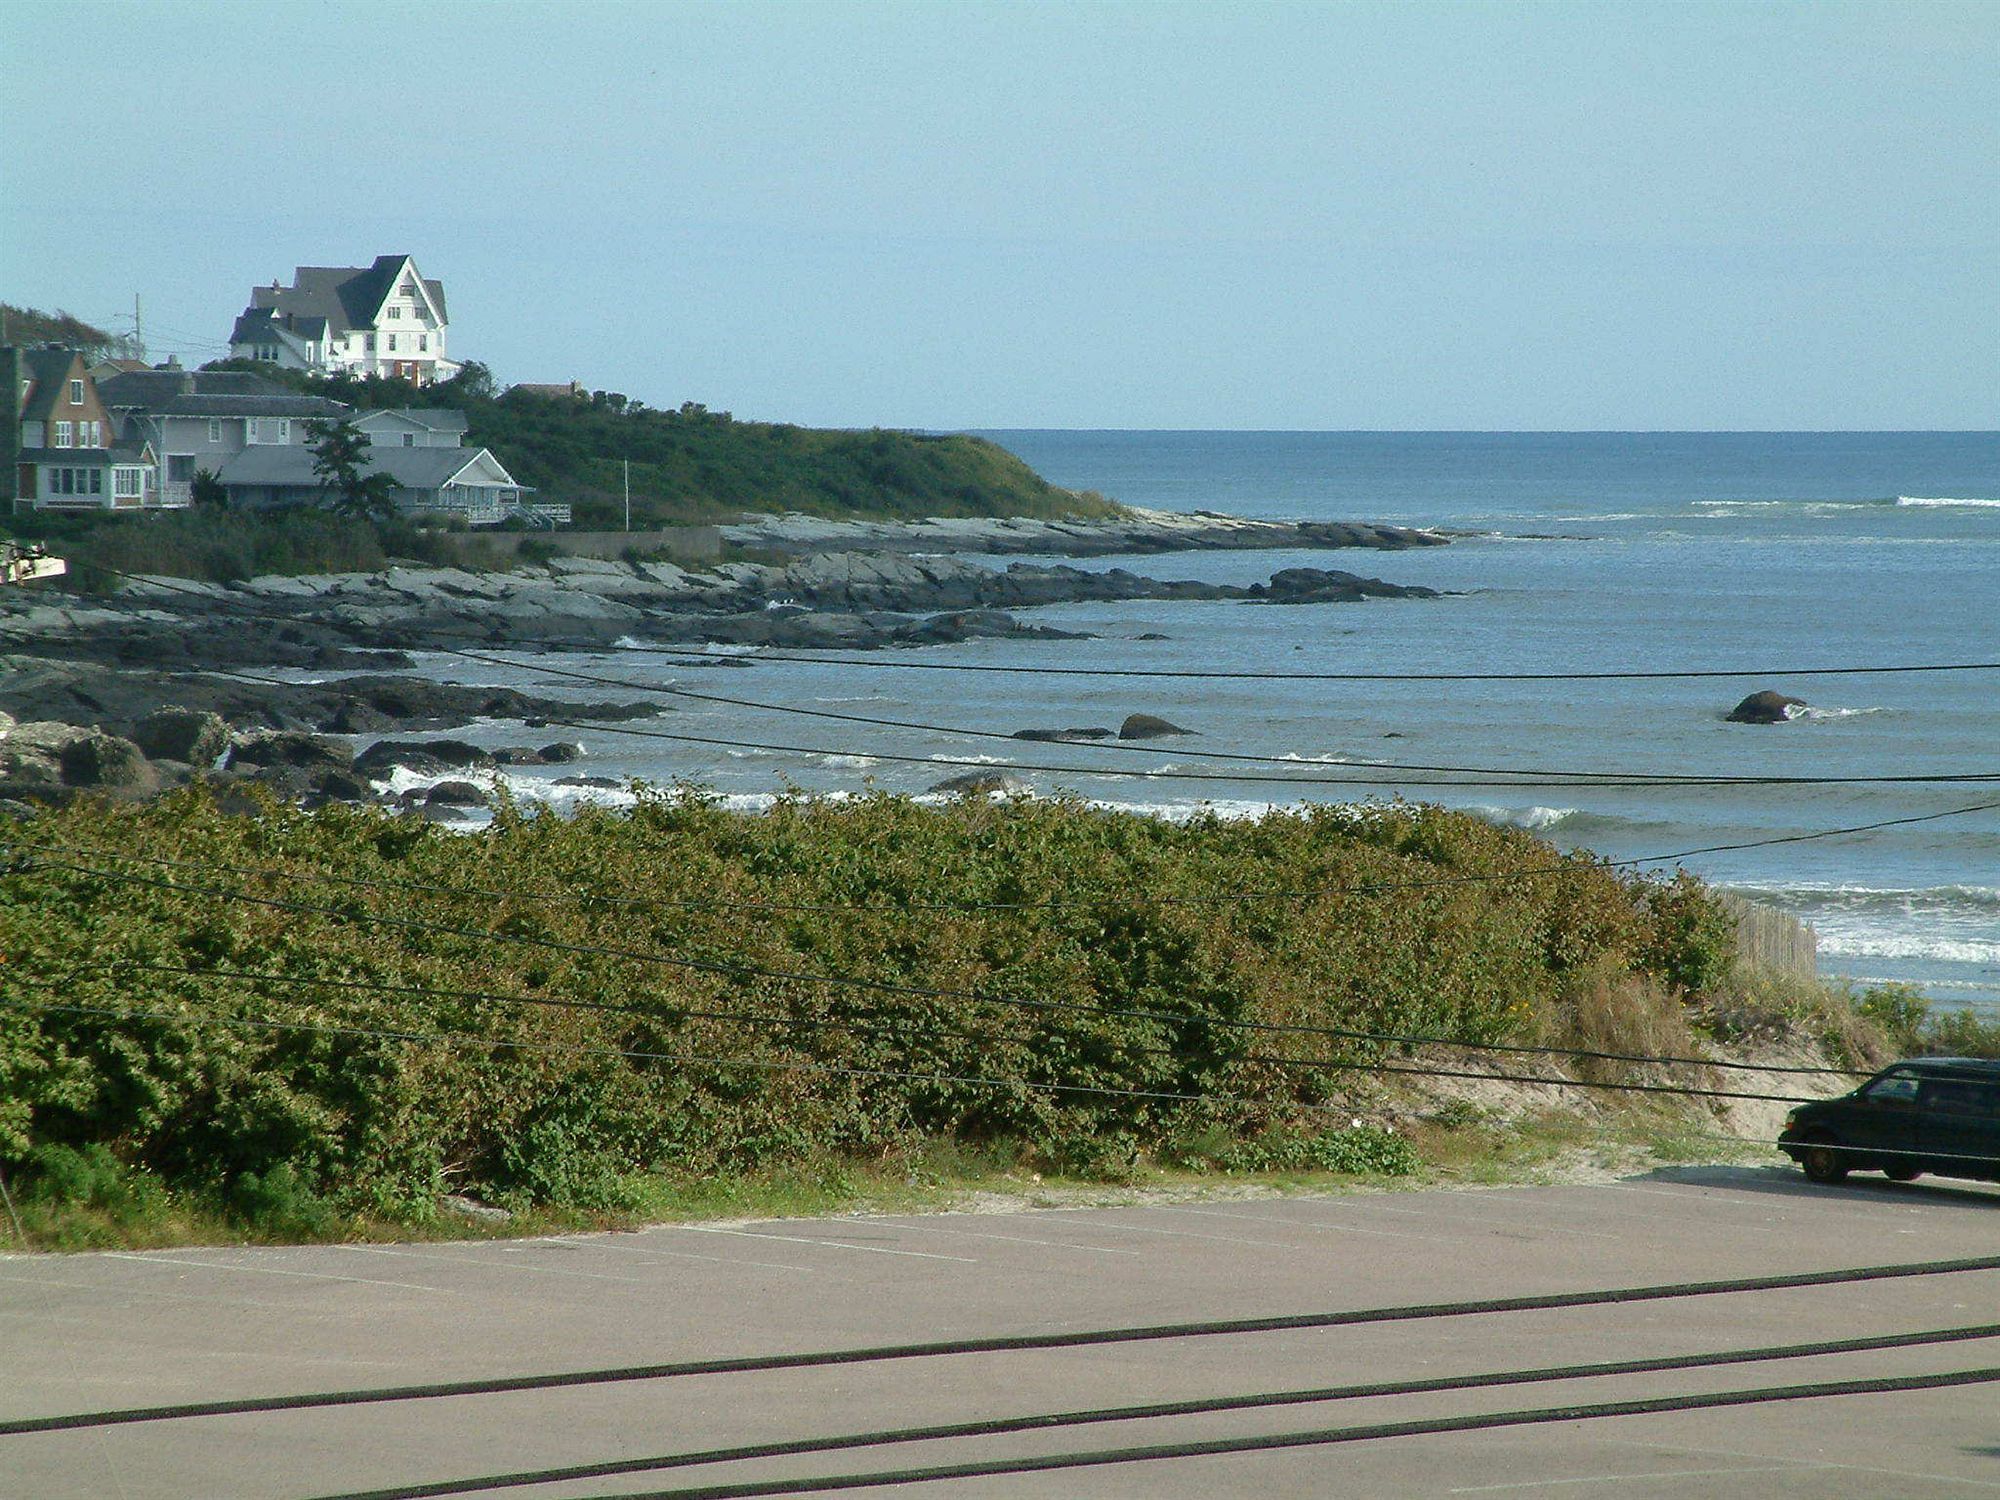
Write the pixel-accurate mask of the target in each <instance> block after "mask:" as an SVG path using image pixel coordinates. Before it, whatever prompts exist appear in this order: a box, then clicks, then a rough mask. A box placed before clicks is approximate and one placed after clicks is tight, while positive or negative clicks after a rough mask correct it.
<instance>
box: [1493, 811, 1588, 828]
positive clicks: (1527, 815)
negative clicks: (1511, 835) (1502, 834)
mask: <svg viewBox="0 0 2000 1500" xmlns="http://www.w3.org/2000/svg"><path fill="white" fill-rule="evenodd" d="M1465 810H1466V811H1467V812H1469V813H1471V814H1472V815H1473V816H1474V817H1476V818H1484V819H1485V820H1486V821H1487V822H1489V823H1498V824H1499V825H1500V826H1501V827H1502V828H1526V829H1530V830H1539V829H1543V828H1553V827H1555V826H1556V825H1557V824H1558V823H1561V822H1563V821H1564V820H1565V819H1568V818H1573V817H1575V816H1576V815H1577V814H1578V813H1579V812H1580V811H1582V809H1580V808H1575V807H1483V806H1482V807H1468V808H1466V809H1465Z"/></svg>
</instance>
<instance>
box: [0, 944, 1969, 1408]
mask: <svg viewBox="0 0 2000 1500" xmlns="http://www.w3.org/2000/svg"><path fill="white" fill-rule="evenodd" d="M170 972H172V970H170ZM218 978H236V976H226V974H222V976H218ZM242 978H250V976H242ZM254 978H278V976H270V974H260V976H254ZM14 982H16V984H24V986H26V988H32V990H64V992H66V990H70V988H74V976H72V980H70V982H62V984H58V982H52V980H20V978H16V980H14ZM296 982H300V984H314V982H318V984H338V982H330V980H304V978H302V980H296ZM392 988H394V986H392ZM432 994H440V996H452V994H456V992H452V990H436V992H432ZM490 998H496V1000H504V998H508V996H490ZM530 1004H544V1002H540V1000H530ZM546 1004H552V1006H564V1004H576V1006H580V1008H598V1006H588V1004H586V1002H562V1000H548V1002H546ZM0 1006H6V1008H12V1010H22V1012H38V1014H40V1012H50V1014H74V1016H98V1018H104V1020H162V1022H174V1024H182V1026H228V1028H244V1030H274V1032H314V1034H326V1036H362V1038H372V1040H390V1042H438V1044H452V1046H486V1048H494V1050H518V1052H546V1054H576V1056H612V1058H630V1060H640V1062H682V1064H688V1062H692V1064H702V1066H714V1068H750V1070H758V1072H810V1074H830V1076H842V1078H888V1080H902V1082H924V1084H956V1086H964V1088H1010V1090H1026V1092H1044V1094H1090V1096H1104V1098H1142V1100H1160V1102H1178V1104H1232V1106H1242V1108H1252V1110H1274V1108H1276V1110H1304V1112H1308V1114H1352V1110H1350V1108H1348V1106H1340V1104H1314V1102H1302V1100H1264V1098H1250V1096H1240V1094H1184V1092H1170V1090H1148V1088H1114V1086H1108V1084H1056V1082H1042V1080H1032V1078H988V1076H978V1074H942V1072H906V1070H894V1068H852V1066H840V1064H830V1062H784V1060H774V1058H746V1056H700V1054H686V1052H654V1050H642V1048H616V1046H580V1044H570V1042H524V1040H518V1038H500V1036H480V1034H472V1032H412V1030H388V1028H372V1026H328V1024H318V1022H282V1020H266V1018H258V1016H210V1014H190V1012H182V1010H130V1008H126V1010H114V1008H110V1006H80V1004H56V1002H48V1004H40V1002H32V1000H8V998H0ZM602 1008H606V1010H622V1006H602ZM640 1014H644V1012H640ZM682 1014H698V1012H682ZM714 1018H718V1020H732V1016H728V1014H718V1016H714ZM800 1024H806V1026H812V1022H800ZM1224 1024H1226V1022H1224ZM1238 1024H1242V1022H1238ZM820 1026H826V1028H834V1030H854V1028H852V1026H850V1024H846V1022H822V1024H820ZM974 1040H976V1038H974ZM994 1040H1010V1038H994ZM1128 1050H1134V1052H1152V1054H1166V1056H1172V1054H1170V1050H1168V1048H1144V1046H1142V1048H1128ZM1236 1062H1262V1064H1290V1066H1310V1068H1318V1070H1324V1072H1370V1074H1400V1076H1412V1078H1464V1080H1474V1082H1512V1084H1542V1086H1550V1088H1594V1090H1600V1092H1614V1094H1630V1092H1640V1094H1674V1096H1682V1098H1736V1100H1752V1102H1760V1104H1816V1102H1820V1096H1808V1094H1736V1092H1724V1090H1712V1088H1692V1086H1680V1084H1620V1082H1602V1080H1590V1078H1546V1076H1522V1074H1496V1072H1464V1070H1452V1068H1418V1066H1402V1064H1382V1062H1330V1060H1314V1058H1260V1056H1248V1058H1236ZM1830 1072H1832V1070H1830ZM1964 1076H1968V1078H1970V1076H1972V1074H1964ZM1980 1080H1982V1082H1984V1076H1980ZM1700 1138H1702V1140H1716V1142H1728V1144H1736V1146H1782V1144H1784V1142H1778V1140H1764V1138H1758V1136H1722V1134H1704V1136H1700ZM1924 1156H1926V1158H1934V1160H1952V1162H1982V1164H1992V1162H2000V1156H1982V1154H1972V1152H1924ZM0 1432H4V1428H0Z"/></svg>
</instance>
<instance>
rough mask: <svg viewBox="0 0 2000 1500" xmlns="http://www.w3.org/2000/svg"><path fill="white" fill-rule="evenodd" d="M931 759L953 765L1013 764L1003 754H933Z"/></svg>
mask: <svg viewBox="0 0 2000 1500" xmlns="http://www.w3.org/2000/svg"><path fill="white" fill-rule="evenodd" d="M931 759H932V760H941V761H946V762H948V763H949V764H951V765H955V766H962V765H965V764H966V763H968V762H970V763H971V764H973V765H975V766H1011V765H1013V764H1014V762H1013V761H1011V760H1009V759H1008V758H1007V757H1006V756H1004V755H933V756H932V757H931ZM1030 769H1032V768H1030Z"/></svg>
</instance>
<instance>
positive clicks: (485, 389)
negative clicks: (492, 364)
mask: <svg viewBox="0 0 2000 1500" xmlns="http://www.w3.org/2000/svg"><path fill="white" fill-rule="evenodd" d="M497 390H498V388H497V387H496V386H495V385H494V383H493V372H492V371H491V370H490V369H488V368H487V367H486V366H485V365H483V364H481V363H480V362H479V361H478V360H476V359H468V360H467V361H466V362H465V363H464V364H462V365H460V366H459V370H458V373H457V374H456V375H454V376H452V377H451V379H449V380H447V381H444V382H443V383H442V384H440V385H439V386H438V387H437V392H436V393H437V394H438V395H442V396H449V397H461V398H464V399H467V400H472V401H491V400H492V399H493V398H494V396H495V395H496V394H497Z"/></svg>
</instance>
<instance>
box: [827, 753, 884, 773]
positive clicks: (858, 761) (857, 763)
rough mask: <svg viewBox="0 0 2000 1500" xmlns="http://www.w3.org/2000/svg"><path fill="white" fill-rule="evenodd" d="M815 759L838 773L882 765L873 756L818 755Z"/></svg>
mask: <svg viewBox="0 0 2000 1500" xmlns="http://www.w3.org/2000/svg"><path fill="white" fill-rule="evenodd" d="M813 759H814V760H815V761H817V762H818V763H819V764H820V765H823V766H827V767H830V768H832V769H833V770H837V771H862V770H866V769H867V768H868V767H869V766H873V765H879V764H880V762H879V761H877V760H876V759H875V757H874V756H872V755H816V756H814V757H813Z"/></svg>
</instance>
